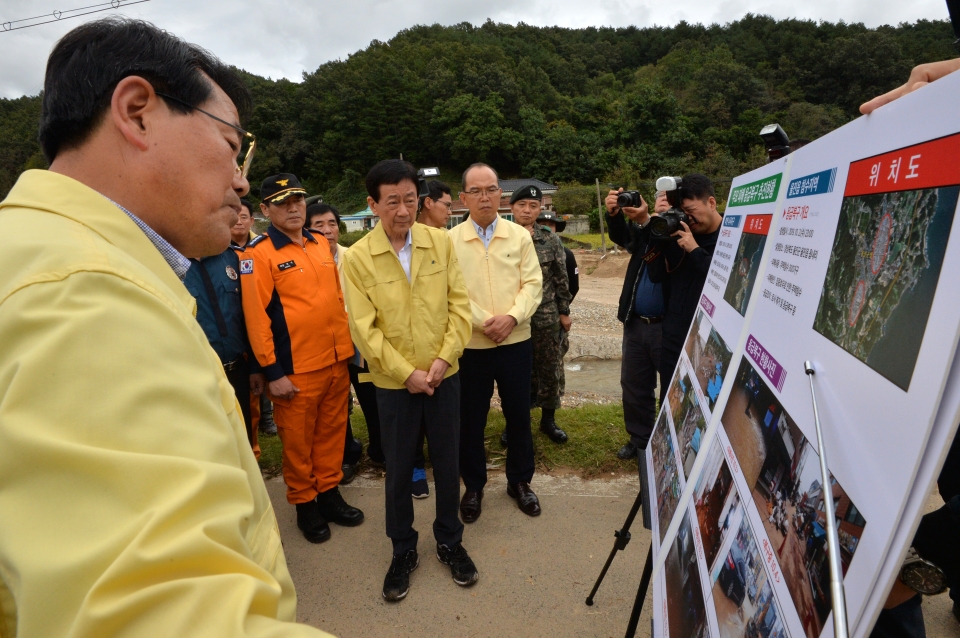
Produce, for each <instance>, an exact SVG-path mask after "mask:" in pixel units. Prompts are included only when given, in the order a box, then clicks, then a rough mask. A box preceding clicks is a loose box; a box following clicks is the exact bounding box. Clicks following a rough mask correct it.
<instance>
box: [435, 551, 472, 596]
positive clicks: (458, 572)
mask: <svg viewBox="0 0 960 638" xmlns="http://www.w3.org/2000/svg"><path fill="white" fill-rule="evenodd" d="M437 560H439V561H440V562H441V563H443V564H444V565H449V566H450V573H451V574H452V575H453V582H455V583H456V584H458V585H460V586H461V587H469V586H470V585H472V584H474V583H475V582H477V580H479V579H480V574H479V573H478V572H477V566H476V565H474V564H473V561H472V560H471V559H470V556H469V555H468V554H467V550H465V549H464V548H463V543H457V544H456V545H455V546H454V547H453V549H451V548H449V547H447V546H446V545H441V544H439V543H437Z"/></svg>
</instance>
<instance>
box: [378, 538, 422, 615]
mask: <svg viewBox="0 0 960 638" xmlns="http://www.w3.org/2000/svg"><path fill="white" fill-rule="evenodd" d="M419 565H420V557H419V556H418V555H417V550H415V549H411V550H408V551H407V552H405V553H403V554H396V555H394V557H393V562H391V563H390V569H388V570H387V576H386V578H384V579H383V599H384V600H386V601H387V602H390V603H396V602H399V601H401V600H403V599H404V598H406V597H407V592H408V591H410V572H412V571H413V570H415V569H416V568H417V567H419Z"/></svg>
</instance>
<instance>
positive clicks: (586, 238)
mask: <svg viewBox="0 0 960 638" xmlns="http://www.w3.org/2000/svg"><path fill="white" fill-rule="evenodd" d="M561 237H569V238H570V239H573V240H575V241H579V242H583V243H585V244H590V247H591V248H592V249H593V250H596V249H598V248H600V243H601V242H600V233H591V234H589V235H561Z"/></svg>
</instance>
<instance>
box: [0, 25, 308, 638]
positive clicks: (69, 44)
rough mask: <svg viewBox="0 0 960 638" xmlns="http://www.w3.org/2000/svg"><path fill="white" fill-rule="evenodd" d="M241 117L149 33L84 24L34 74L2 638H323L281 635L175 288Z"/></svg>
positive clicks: (5, 471) (13, 194)
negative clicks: (37, 93) (38, 87)
mask: <svg viewBox="0 0 960 638" xmlns="http://www.w3.org/2000/svg"><path fill="white" fill-rule="evenodd" d="M131 69H136V71H132V70H131ZM161 87H162V88H161ZM249 110H250V98H249V95H248V94H247V92H246V89H244V88H243V84H242V82H241V81H240V79H239V78H238V77H237V76H236V75H235V73H234V72H233V71H231V70H230V68H229V67H227V66H225V65H224V64H223V63H221V62H220V61H219V60H217V59H215V58H213V57H212V56H210V54H208V53H206V52H205V51H203V50H202V49H199V48H197V47H194V46H192V45H189V44H187V43H185V42H183V41H181V40H179V39H178V38H176V37H175V36H173V35H171V34H169V33H167V32H165V31H161V30H159V29H157V28H156V27H154V26H153V25H150V24H147V23H143V22H135V21H128V20H122V19H111V20H101V21H96V22H90V23H87V24H85V25H83V26H81V27H78V28H77V29H74V30H73V31H71V32H70V33H68V34H67V35H66V36H65V37H64V38H63V39H62V40H61V41H60V42H59V43H58V44H57V45H56V47H55V48H54V50H53V52H52V54H51V55H50V59H49V61H48V64H47V72H46V79H45V82H44V91H43V104H42V115H41V123H40V141H41V145H42V147H43V151H44V154H45V155H46V157H47V159H48V160H49V161H50V162H51V164H50V170H49V171H37V170H34V171H27V172H26V173H24V174H23V175H21V177H20V179H19V180H18V182H17V184H16V185H15V186H14V187H13V189H12V190H11V191H10V194H9V196H8V197H7V198H6V199H5V200H4V201H3V202H2V203H0V227H2V228H3V229H4V231H5V232H4V233H3V236H2V237H0V242H2V246H0V271H2V272H3V277H2V278H0V397H3V400H2V401H0V636H5V637H6V636H71V637H74V638H81V637H84V638H86V637H89V638H95V637H101V636H111V637H114V638H116V637H131V636H149V637H151V638H154V637H157V636H171V637H173V636H176V637H178V638H182V637H185V636H188V637H189V636H196V637H203V638H207V637H210V636H224V637H226V636H230V637H235V636H278V635H283V636H314V637H316V636H326V635H327V634H324V633H323V632H321V631H319V630H317V629H313V628H311V627H307V626H305V625H297V624H295V619H296V595H295V593H294V589H293V583H292V581H291V579H290V575H289V573H288V571H287V566H286V561H285V559H284V556H283V549H282V547H281V545H280V535H279V531H278V529H277V522H276V518H275V516H274V513H273V509H272V507H271V505H270V500H269V497H268V495H267V491H266V489H265V487H264V484H263V480H262V478H261V476H260V471H259V469H258V467H257V464H256V461H255V460H254V457H253V452H252V451H251V450H250V444H249V442H248V441H247V435H246V432H245V429H244V424H243V421H242V419H241V416H240V408H239V405H238V404H237V399H236V396H235V393H234V391H233V388H232V387H231V386H230V384H229V382H228V381H227V377H226V376H225V374H224V371H223V367H222V366H221V365H220V362H219V359H218V357H217V355H216V354H215V353H214V351H213V349H212V348H211V347H210V345H209V344H208V343H207V340H206V337H205V336H204V333H203V330H202V329H201V328H200V325H199V324H198V323H197V321H196V320H195V319H194V312H195V310H196V305H195V302H194V300H193V298H192V297H191V296H190V293H189V292H188V291H187V289H186V288H185V287H184V286H183V283H182V281H181V278H182V277H183V275H184V274H185V272H186V267H187V265H188V264H189V261H188V260H187V257H197V258H199V257H201V256H204V255H214V254H218V253H219V252H221V251H223V250H224V249H226V247H227V246H228V244H229V242H230V227H231V226H233V225H234V224H235V223H236V220H237V211H238V210H239V209H240V196H241V195H243V194H244V193H245V192H246V191H247V190H248V184H247V180H246V177H245V175H244V174H243V172H242V171H241V170H240V169H238V168H237V165H236V159H237V156H238V153H240V152H242V149H241V143H242V142H243V137H244V134H243V131H242V129H240V128H239V127H238V126H237V124H236V122H238V121H239V117H238V115H239V114H243V113H247V112H249Z"/></svg>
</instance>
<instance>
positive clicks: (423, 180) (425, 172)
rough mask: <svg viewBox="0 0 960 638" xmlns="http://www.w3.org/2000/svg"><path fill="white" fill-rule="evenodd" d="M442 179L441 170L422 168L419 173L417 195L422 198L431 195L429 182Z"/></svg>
mask: <svg viewBox="0 0 960 638" xmlns="http://www.w3.org/2000/svg"><path fill="white" fill-rule="evenodd" d="M438 177H440V169H439V168H435V167H434V168H421V169H420V170H418V171H417V190H418V191H419V192H418V193H417V195H418V196H419V197H421V198H423V197H427V196H429V195H430V189H429V188H427V180H429V179H436V178H438Z"/></svg>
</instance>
